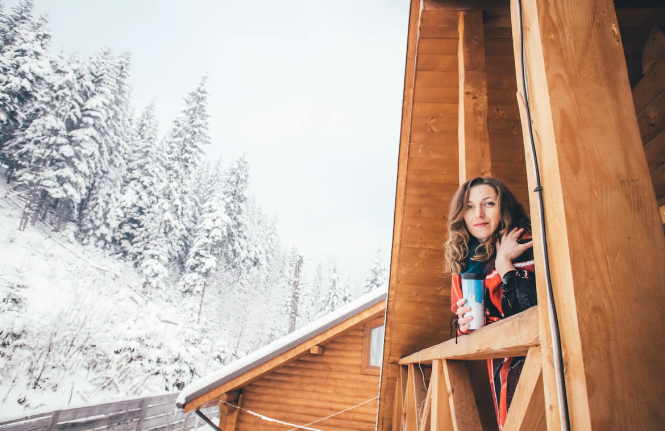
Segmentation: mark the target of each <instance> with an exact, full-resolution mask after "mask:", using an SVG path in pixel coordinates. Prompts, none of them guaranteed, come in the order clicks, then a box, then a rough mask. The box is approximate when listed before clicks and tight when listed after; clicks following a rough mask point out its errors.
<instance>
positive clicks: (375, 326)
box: [362, 317, 386, 375]
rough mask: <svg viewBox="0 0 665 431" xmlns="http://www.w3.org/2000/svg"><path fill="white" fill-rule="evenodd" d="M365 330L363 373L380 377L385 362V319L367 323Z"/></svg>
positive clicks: (381, 318)
mask: <svg viewBox="0 0 665 431" xmlns="http://www.w3.org/2000/svg"><path fill="white" fill-rule="evenodd" d="M364 329H365V330H364V336H363V354H362V372H363V374H376V375H378V374H379V373H380V372H381V365H382V362H383V339H384V335H385V332H386V331H385V326H384V325H383V317H379V318H377V319H374V320H372V321H371V322H369V323H366V324H365V328H364Z"/></svg>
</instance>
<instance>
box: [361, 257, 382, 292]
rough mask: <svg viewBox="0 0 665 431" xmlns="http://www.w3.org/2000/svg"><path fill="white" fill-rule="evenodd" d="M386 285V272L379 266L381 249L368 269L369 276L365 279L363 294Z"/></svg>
mask: <svg viewBox="0 0 665 431" xmlns="http://www.w3.org/2000/svg"><path fill="white" fill-rule="evenodd" d="M387 285H388V270H387V269H386V268H385V267H384V266H383V265H381V248H380V247H379V251H378V252H377V256H376V260H375V261H374V264H373V265H372V267H371V268H370V269H369V274H368V275H367V278H366V279H365V286H364V287H363V292H362V293H363V294H365V293H369V292H371V291H373V290H375V289H380V288H382V287H385V286H387Z"/></svg>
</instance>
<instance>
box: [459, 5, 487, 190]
mask: <svg viewBox="0 0 665 431" xmlns="http://www.w3.org/2000/svg"><path fill="white" fill-rule="evenodd" d="M458 30H459V49H458V67H459V117H458V121H459V125H458V129H457V130H458V135H459V181H460V184H462V183H464V182H466V181H468V180H469V179H471V178H474V177H478V176H490V175H491V164H492V162H491V157H490V141H489V129H488V124H487V109H488V105H487V76H486V72H485V40H484V37H483V36H484V35H483V12H482V11H481V10H475V11H462V12H460V14H459V25H458Z"/></svg>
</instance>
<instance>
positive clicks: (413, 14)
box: [377, 0, 422, 430]
mask: <svg viewBox="0 0 665 431" xmlns="http://www.w3.org/2000/svg"><path fill="white" fill-rule="evenodd" d="M421 13H422V2H421V0H411V5H410V9H409V32H408V36H407V47H406V64H405V71H404V97H403V99H402V122H401V129H400V143H399V158H398V161H397V178H396V190H395V217H394V229H393V245H392V250H391V252H392V254H391V258H390V277H389V282H388V300H387V307H386V333H385V340H384V343H383V369H384V370H386V369H388V366H389V361H390V358H391V356H392V355H391V347H392V342H393V338H392V337H393V329H394V320H395V304H396V297H397V270H398V266H399V255H400V249H401V248H402V222H403V220H404V206H405V202H406V177H407V167H408V162H409V146H410V145H409V144H410V142H411V122H412V118H413V115H412V114H413V104H414V101H413V99H414V88H415V80H416V64H417V61H416V60H417V52H418V34H419V31H420V24H421ZM388 379H389V377H388V375H387V373H382V374H381V383H380V387H379V405H380V406H381V405H386V404H388V402H387V401H388V399H387V397H389V396H391V395H392V394H390V393H389V392H390V391H388V390H387V387H388V386H389V384H390V383H389V381H388ZM384 421H390V415H389V412H386V411H383V412H380V414H379V415H378V421H377V429H380V430H382V429H384V428H386V426H385V425H384ZM400 425H401V424H400ZM393 426H394V425H393ZM401 429H403V428H401V427H400V430H401Z"/></svg>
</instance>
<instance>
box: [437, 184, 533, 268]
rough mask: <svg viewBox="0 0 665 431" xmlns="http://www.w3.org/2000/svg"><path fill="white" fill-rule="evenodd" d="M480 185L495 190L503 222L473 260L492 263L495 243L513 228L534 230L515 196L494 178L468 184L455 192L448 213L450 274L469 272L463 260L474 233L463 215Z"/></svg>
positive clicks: (445, 252)
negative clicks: (470, 198)
mask: <svg viewBox="0 0 665 431" xmlns="http://www.w3.org/2000/svg"><path fill="white" fill-rule="evenodd" d="M480 185H488V186H490V187H492V188H493V189H494V191H496V196H497V205H498V207H499V208H500V213H501V219H500V221H499V225H498V226H496V228H495V229H494V232H492V235H490V237H489V238H488V239H487V241H485V242H484V243H483V244H480V246H478V248H477V249H476V254H475V256H474V257H473V260H477V261H479V262H487V261H489V260H490V258H491V257H492V255H494V247H495V244H496V240H497V239H498V238H500V237H501V235H503V234H504V233H506V232H508V231H510V230H511V229H513V228H515V227H519V228H525V230H527V231H529V232H530V231H531V223H530V221H529V217H528V216H527V214H526V211H525V210H524V206H522V204H521V203H519V201H518V200H517V199H515V196H514V195H513V194H512V192H511V191H510V190H508V187H506V185H505V184H503V183H502V182H501V181H499V180H497V179H496V178H491V177H482V178H481V177H478V178H474V179H472V180H469V181H467V182H466V183H464V184H462V185H461V186H460V188H459V189H457V192H455V195H454V196H453V200H452V202H451V203H450V210H449V211H448V239H447V240H446V242H445V244H444V256H445V259H446V271H447V272H448V273H453V274H460V273H461V272H462V270H464V269H466V264H465V262H464V261H465V260H466V259H467V258H468V256H469V240H470V238H471V234H470V233H469V230H468V229H467V228H466V223H465V222H464V213H465V212H466V204H467V202H468V201H469V194H470V193H471V188H472V187H475V186H480Z"/></svg>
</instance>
